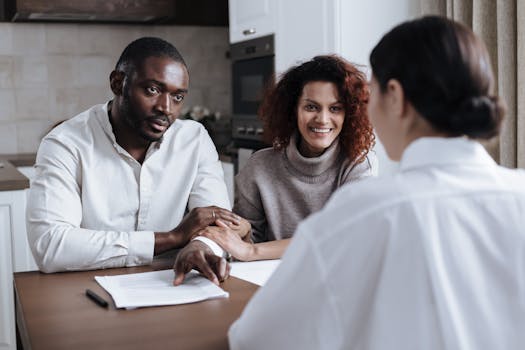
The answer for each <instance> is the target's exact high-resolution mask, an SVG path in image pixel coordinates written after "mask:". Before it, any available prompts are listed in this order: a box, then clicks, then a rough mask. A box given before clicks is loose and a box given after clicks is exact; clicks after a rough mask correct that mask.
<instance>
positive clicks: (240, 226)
mask: <svg viewBox="0 0 525 350" xmlns="http://www.w3.org/2000/svg"><path fill="white" fill-rule="evenodd" d="M239 218H240V220H239V221H238V223H232V224H231V225H230V223H229V222H226V223H227V224H228V226H229V228H230V230H232V231H233V232H234V233H236V234H237V235H238V236H239V237H241V238H242V239H243V241H246V242H251V237H250V233H251V231H252V225H251V224H250V222H249V221H248V220H246V219H244V218H242V217H240V216H239ZM217 221H222V222H223V223H224V221H223V220H221V219H217V220H215V225H217V226H219V224H218V223H217Z"/></svg>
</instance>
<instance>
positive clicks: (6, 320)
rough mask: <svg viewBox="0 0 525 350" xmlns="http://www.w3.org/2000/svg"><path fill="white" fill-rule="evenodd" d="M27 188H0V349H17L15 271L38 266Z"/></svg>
mask: <svg viewBox="0 0 525 350" xmlns="http://www.w3.org/2000/svg"><path fill="white" fill-rule="evenodd" d="M26 191H27V190H16V191H0V305H1V307H0V309H1V310H2V312H1V313H0V350H4V349H5V350H7V349H16V336H15V314H14V296H13V272H19V271H30V270H36V269H37V268H36V264H35V262H34V260H33V256H32V255H31V251H30V249H29V245H28V244H27V236H26V224H25V209H26V196H27V192H26Z"/></svg>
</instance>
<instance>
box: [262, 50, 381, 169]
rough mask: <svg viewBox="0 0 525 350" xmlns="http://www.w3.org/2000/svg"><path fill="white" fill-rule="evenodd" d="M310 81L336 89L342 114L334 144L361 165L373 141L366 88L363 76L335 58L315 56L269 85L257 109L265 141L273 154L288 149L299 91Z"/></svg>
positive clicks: (339, 58)
mask: <svg viewBox="0 0 525 350" xmlns="http://www.w3.org/2000/svg"><path fill="white" fill-rule="evenodd" d="M312 81H327V82H331V83H334V84H335V85H336V86H337V90H338V92H339V98H340V100H341V102H342V104H343V106H344V110H345V120H344V122H343V128H342V130H341V133H340V134H339V138H338V140H339V142H340V144H341V148H342V150H343V151H344V152H345V153H346V155H347V157H348V158H350V159H351V160H352V161H356V162H358V163H359V162H362V161H363V160H365V158H366V154H367V153H368V151H369V150H370V149H371V148H372V147H373V145H374V140H375V137H374V133H373V130H372V125H371V124H370V122H369V120H368V114H367V104H368V95H369V92H368V84H367V82H366V76H365V74H364V73H363V72H361V71H360V70H359V69H357V68H356V67H355V66H354V65H353V64H351V63H350V62H348V61H346V60H345V59H343V58H341V57H339V56H336V55H329V56H316V57H314V58H313V59H312V60H310V61H307V62H305V63H303V64H301V65H298V66H294V67H292V68H290V69H289V70H288V71H286V72H285V73H284V74H283V75H282V76H281V79H280V80H279V82H277V83H275V82H273V80H272V82H273V83H272V82H270V84H269V85H268V86H267V88H266V89H265V92H264V96H263V99H262V102H261V105H260V107H259V117H260V118H261V119H262V120H263V123H264V132H265V135H264V136H265V139H266V141H267V142H269V143H271V144H272V145H273V147H274V149H277V150H279V149H283V148H284V147H286V146H287V145H288V143H289V142H290V137H291V136H292V134H293V133H294V132H295V131H296V130H297V129H298V127H297V105H298V102H299V98H300V96H301V94H302V93H303V87H304V86H305V85H306V84H307V83H309V82H312Z"/></svg>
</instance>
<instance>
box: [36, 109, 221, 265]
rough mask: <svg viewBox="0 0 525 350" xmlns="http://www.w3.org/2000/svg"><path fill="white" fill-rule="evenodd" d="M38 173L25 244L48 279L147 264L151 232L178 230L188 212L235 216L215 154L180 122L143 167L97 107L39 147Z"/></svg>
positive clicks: (190, 125)
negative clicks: (218, 210) (212, 209)
mask: <svg viewBox="0 0 525 350" xmlns="http://www.w3.org/2000/svg"><path fill="white" fill-rule="evenodd" d="M35 168H36V176H35V178H34V179H33V181H32V182H31V188H30V196H29V200H28V208H27V220H28V237H29V243H30V246H31V248H32V251H33V255H34V257H35V260H36V262H37V264H38V266H39V267H40V269H41V270H42V271H44V272H55V271H62V270H84V269H98V268H108V267H121V266H135V265H143V264H148V263H150V262H151V261H152V259H153V249H154V243H155V239H154V232H155V231H169V230H171V229H173V228H175V227H176V226H177V225H178V224H179V223H180V221H181V219H182V218H183V216H184V213H185V211H186V209H188V210H191V209H193V208H196V207H203V206H210V205H216V206H219V207H223V208H227V209H231V205H230V202H229V199H228V195H227V190H226V185H225V183H224V179H223V171H222V168H221V165H220V162H219V160H218V155H217V151H216V149H215V146H214V145H213V143H212V141H211V139H210V137H209V135H208V133H207V132H206V130H205V129H204V128H203V127H202V125H201V124H199V123H197V122H194V121H190V120H176V121H175V122H174V123H173V124H172V125H171V127H170V128H169V129H168V130H167V131H166V133H165V134H164V137H163V140H162V142H154V143H152V144H151V145H150V148H149V149H148V151H147V155H146V159H145V161H144V162H143V164H142V165H141V164H140V163H138V162H137V161H136V160H135V159H134V158H133V157H131V156H130V155H129V154H128V152H126V151H125V150H124V149H123V148H122V147H120V146H119V145H118V144H117V142H116V140H115V136H114V134H113V131H112V127H111V124H110V123H109V118H108V113H107V104H104V105H97V106H94V107H92V108H91V109H89V110H87V111H85V112H83V113H81V114H79V115H78V116H76V117H74V118H72V119H70V120H68V121H66V122H64V123H63V124H62V125H60V126H58V127H56V128H55V129H54V130H52V131H51V132H50V133H49V134H48V135H47V136H46V137H45V138H44V139H43V140H42V143H41V145H40V148H39V150H38V155H37V160H36V165H35Z"/></svg>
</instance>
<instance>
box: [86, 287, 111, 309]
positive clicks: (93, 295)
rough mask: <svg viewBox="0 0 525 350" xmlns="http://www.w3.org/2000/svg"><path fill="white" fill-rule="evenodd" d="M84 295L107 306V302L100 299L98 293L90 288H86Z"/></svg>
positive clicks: (100, 304)
mask: <svg viewBox="0 0 525 350" xmlns="http://www.w3.org/2000/svg"><path fill="white" fill-rule="evenodd" d="M86 296H87V297H88V298H89V299H91V300H93V301H94V302H95V303H97V304H98V305H99V306H102V307H108V302H107V301H105V300H104V299H102V297H101V296H100V295H98V294H97V293H95V292H93V291H92V290H91V289H86Z"/></svg>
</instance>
